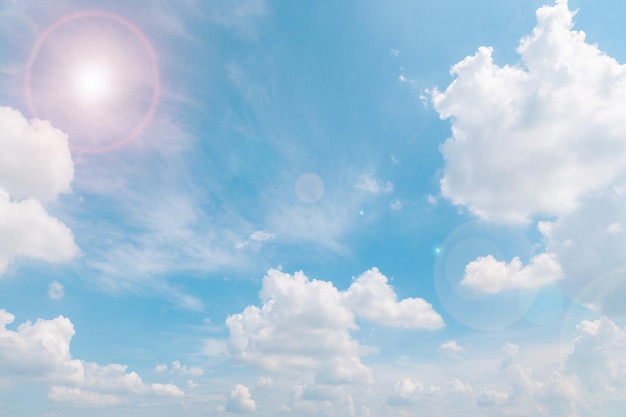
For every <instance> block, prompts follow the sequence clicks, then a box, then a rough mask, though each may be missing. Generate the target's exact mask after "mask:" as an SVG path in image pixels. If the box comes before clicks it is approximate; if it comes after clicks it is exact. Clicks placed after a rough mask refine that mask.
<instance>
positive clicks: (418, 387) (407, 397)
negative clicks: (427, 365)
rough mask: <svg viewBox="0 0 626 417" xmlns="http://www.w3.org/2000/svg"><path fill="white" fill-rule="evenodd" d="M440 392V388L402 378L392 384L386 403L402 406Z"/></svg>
mask: <svg viewBox="0 0 626 417" xmlns="http://www.w3.org/2000/svg"><path fill="white" fill-rule="evenodd" d="M440 394H441V388H439V387H437V386H434V385H430V386H428V387H426V386H424V384H422V383H421V382H419V381H413V380H412V379H411V378H403V379H401V380H400V381H398V382H396V383H395V384H394V385H393V392H392V394H391V396H390V397H389V399H388V400H387V403H388V404H389V405H393V406H403V405H409V404H414V403H416V402H418V401H422V400H423V399H424V398H425V397H429V396H437V395H440Z"/></svg>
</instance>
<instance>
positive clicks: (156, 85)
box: [24, 10, 161, 154]
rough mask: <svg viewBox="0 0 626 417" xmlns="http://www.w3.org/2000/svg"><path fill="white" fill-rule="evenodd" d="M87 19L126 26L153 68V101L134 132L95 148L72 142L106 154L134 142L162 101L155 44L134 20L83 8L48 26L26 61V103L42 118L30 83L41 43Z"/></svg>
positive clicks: (76, 147) (82, 148)
mask: <svg viewBox="0 0 626 417" xmlns="http://www.w3.org/2000/svg"><path fill="white" fill-rule="evenodd" d="M85 18H101V19H106V20H109V21H111V22H114V23H116V24H119V25H120V26H123V27H124V28H126V29H127V30H129V31H130V32H131V33H132V34H133V35H134V36H135V37H136V38H137V40H139V42H140V44H141V45H142V46H143V48H144V49H145V52H146V53H147V55H148V57H149V60H150V65H151V70H152V86H151V88H152V95H151V98H150V103H149V105H148V108H147V110H146V111H145V113H144V114H143V117H142V118H141V120H140V121H139V123H138V124H137V125H136V126H135V127H134V128H133V129H132V131H131V132H130V133H129V134H128V135H126V136H122V137H121V138H120V139H118V140H115V141H113V142H112V143H110V144H107V145H102V146H93V147H91V146H80V145H76V144H72V143H71V142H70V149H71V150H73V151H76V152H81V153H89V154H96V153H104V152H109V151H113V150H116V149H119V148H121V147H123V146H125V145H127V144H128V143H130V142H131V141H133V140H134V139H135V138H137V136H139V134H140V133H141V132H142V131H143V130H144V129H145V128H146V126H147V125H148V124H149V123H150V120H151V119H152V117H153V115H154V113H155V110H156V107H157V105H158V102H159V97H160V94H161V84H160V72H159V65H158V60H157V56H156V53H155V52H154V48H153V47H152V44H151V43H150V41H149V40H148V39H147V38H146V36H145V35H144V34H143V32H141V31H140V30H139V29H138V28H137V27H136V26H135V25H133V24H132V23H131V22H129V21H128V20H126V19H124V18H123V17H121V16H119V15H116V14H114V13H110V12H106V11H102V10H84V11H80V12H76V13H72V14H70V15H67V16H65V17H63V18H61V19H59V20H57V21H56V22H54V23H53V24H52V25H50V26H49V27H48V28H46V29H45V30H44V31H43V32H42V33H41V35H40V36H39V37H38V38H37V40H36V42H35V44H34V46H33V48H32V49H31V52H30V54H29V57H28V61H27V64H26V70H25V76H24V87H25V95H26V104H27V106H28V109H29V111H30V113H31V115H32V116H33V117H34V118H40V116H39V112H38V110H37V106H36V105H35V100H34V99H33V91H32V86H31V79H32V74H31V73H32V67H33V64H34V63H35V61H36V60H37V57H38V56H39V53H40V51H41V48H42V46H43V45H44V44H45V42H46V41H47V40H48V38H49V37H50V36H51V35H52V34H53V33H54V32H55V31H57V30H58V29H59V28H61V27H63V26H64V25H66V24H68V23H70V22H74V21H78V20H81V19H85Z"/></svg>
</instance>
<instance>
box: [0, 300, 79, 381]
mask: <svg viewBox="0 0 626 417" xmlns="http://www.w3.org/2000/svg"><path fill="white" fill-rule="evenodd" d="M14 320H15V316H14V315H13V314H11V313H9V312H7V311H5V310H0V370H1V371H2V372H0V375H2V376H0V379H3V378H5V377H8V378H10V379H18V380H19V379H39V380H53V381H58V382H74V383H80V382H81V381H82V380H84V367H83V364H82V362H81V361H79V360H76V359H73V358H72V357H71V355H70V341H71V339H72V336H74V326H73V325H72V323H71V321H70V320H69V319H67V318H65V317H63V316H59V317H57V318H55V319H52V320H41V319H39V320H37V321H36V322H35V323H32V322H30V321H27V322H25V323H22V324H20V325H19V326H18V327H17V331H13V330H8V329H7V328H6V326H7V325H8V324H11V323H13V321H14Z"/></svg>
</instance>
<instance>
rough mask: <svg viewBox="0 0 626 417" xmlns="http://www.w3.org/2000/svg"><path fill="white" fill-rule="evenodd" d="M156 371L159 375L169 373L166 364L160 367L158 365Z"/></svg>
mask: <svg viewBox="0 0 626 417" xmlns="http://www.w3.org/2000/svg"><path fill="white" fill-rule="evenodd" d="M154 370H155V371H157V372H158V373H160V374H162V373H163V372H165V371H167V365H166V364H164V363H162V364H160V365H157V366H156V367H155V368H154Z"/></svg>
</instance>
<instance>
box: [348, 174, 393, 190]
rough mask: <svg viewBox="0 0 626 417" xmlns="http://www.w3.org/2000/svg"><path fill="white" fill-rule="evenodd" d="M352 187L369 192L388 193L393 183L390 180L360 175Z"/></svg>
mask: <svg viewBox="0 0 626 417" xmlns="http://www.w3.org/2000/svg"><path fill="white" fill-rule="evenodd" d="M354 187H355V188H356V189H357V190H361V191H365V192H368V193H370V194H381V193H390V192H392V191H393V183H392V182H391V181H387V182H383V181H381V180H378V179H376V178H373V177H371V176H369V175H363V176H361V177H360V178H359V180H358V182H357V183H356V184H355V185H354Z"/></svg>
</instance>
